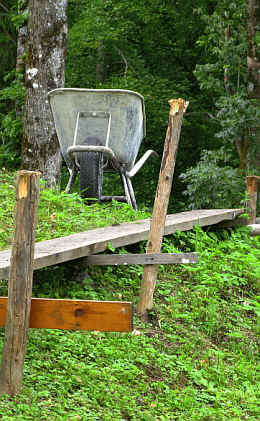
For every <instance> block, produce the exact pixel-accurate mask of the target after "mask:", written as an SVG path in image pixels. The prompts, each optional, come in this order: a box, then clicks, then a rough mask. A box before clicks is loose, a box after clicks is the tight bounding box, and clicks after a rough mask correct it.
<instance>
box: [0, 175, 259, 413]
mask: <svg viewBox="0 0 260 421" xmlns="http://www.w3.org/2000/svg"><path fill="white" fill-rule="evenodd" d="M2 177H3V178H4V179H5V184H2V185H1V186H0V196H1V201H2V203H3V204H4V206H2V211H1V212H2V214H0V218H1V227H3V225H2V224H3V221H4V223H5V226H4V228H2V231H0V236H1V241H2V242H1V247H3V248H4V247H7V246H8V243H9V241H10V230H11V227H12V222H11V216H12V208H13V200H12V194H13V187H11V186H12V177H11V176H10V175H8V174H4V175H2ZM6 177H7V178H6ZM8 185H9V187H8ZM10 192H11V193H10ZM46 197H47V198H49V199H48V200H46ZM50 198H51V199H50ZM75 201H76V202H77V206H78V211H76V208H75ZM41 202H42V203H41V204H40V211H39V229H38V234H37V235H38V239H45V238H49V237H50V236H53V235H55V236H60V235H66V234H68V233H71V232H74V231H79V230H81V229H84V230H85V229H88V227H91V226H92V227H93V226H100V224H101V223H102V224H103V225H105V224H110V223H114V221H116V222H121V221H122V220H131V219H132V218H133V213H132V211H131V210H130V209H129V208H128V207H127V206H123V207H121V205H115V204H113V205H112V206H105V207H104V208H103V207H101V206H99V205H95V206H91V207H90V209H85V207H84V206H83V204H82V203H81V201H80V199H78V198H76V196H74V199H73V200H72V199H71V198H70V197H67V196H65V195H62V194H61V195H58V196H56V195H54V194H53V193H51V192H43V193H42V197H41ZM69 203H70V204H71V205H70V206H71V207H70V206H69ZM85 212H87V213H88V217H87V218H89V220H88V221H87V220H86V213H85ZM54 214H55V216H53V215H54ZM57 214H58V215H59V217H57ZM3 215H5V218H4V220H3V219H2V217H3ZM8 215H9V216H8ZM72 215H73V218H72ZM139 216H140V217H142V218H143V217H145V216H144V215H139ZM124 218H125V219H124ZM72 220H73V221H72ZM66 221H67V222H69V223H71V225H70V226H69V227H68V226H67V222H66ZM112 221H113V222H112ZM140 247H142V245H141V246H140ZM178 250H179V251H183V250H185V251H194V250H196V251H197V252H198V253H199V264H198V265H190V266H181V265H179V266H164V267H161V268H160V273H159V279H160V282H159V283H158V286H157V289H156V294H155V310H154V312H152V313H151V314H150V322H149V323H147V324H146V325H143V324H142V323H141V322H140V320H139V319H138V318H136V319H135V331H134V332H133V334H119V333H110V334H106V333H100V332H91V333H88V332H64V331H54V330H48V331H47V330H42V331H41V330H36V329H31V331H30V337H29V342H28V349H27V355H26V362H25V373H24V383H23V389H22V392H21V394H20V395H19V396H17V397H15V398H10V397H8V396H1V397H0V414H1V416H2V417H1V419H2V420H4V421H6V420H19V421H20V420H21V421H22V420H71V421H73V420H93V421H94V420H100V421H101V420H102V421H103V420H107V421H110V420H115V421H124V420H141V421H142V420H143V421H150V420H152V421H158V420H160V421H166V420H178V421H181V420H185V421H188V420H191V421H193V420H194V421H195V420H198V421H200V420H205V421H206V420H208V421H214V420H232V421H233V420H234V421H235V420H237V421H238V420H239V421H240V420H250V421H251V420H252V421H256V420H259V418H260V410H259V400H260V393H259V391H260V388H259V378H258V379H257V373H259V343H258V342H257V340H258V338H259V333H260V310H259V303H258V302H257V295H259V290H258V288H259V279H260V240H259V239H258V238H250V237H249V236H248V233H247V229H246V228H243V229H238V230H236V231H233V232H228V231H222V232H219V233H217V234H216V233H214V232H211V233H205V232H203V231H202V230H200V229H199V228H197V229H195V230H194V231H192V232H189V233H177V234H176V235H174V236H172V237H168V238H167V239H165V241H164V251H165V252H167V251H168V252H175V251H178ZM128 251H133V248H130V249H129V250H128ZM135 251H136V250H135ZM121 252H122V250H121ZM141 273H142V267H140V266H136V267H134V266H129V267H117V268H115V267H106V268H100V267H91V268H90V269H89V271H88V273H85V275H84V277H83V279H82V278H80V279H79V278H78V274H77V272H76V271H75V266H74V265H71V264H67V265H62V266H60V267H58V266H57V267H53V268H52V269H51V270H50V269H42V270H40V271H37V273H36V276H35V282H34V291H33V295H34V296H42V297H46V296H50V297H68V298H80V299H100V300H104V299H106V300H118V299H122V300H133V302H134V303H135V304H136V302H137V298H138V293H139V285H140V277H141ZM76 278H77V279H76ZM1 289H2V292H1V293H2V294H3V295H5V294H6V292H7V291H6V284H5V283H4V282H3V283H2V284H1ZM257 316H258V318H257ZM3 338H4V330H3V329H1V330H0V344H1V345H0V346H2V343H3ZM257 368H258V370H257Z"/></svg>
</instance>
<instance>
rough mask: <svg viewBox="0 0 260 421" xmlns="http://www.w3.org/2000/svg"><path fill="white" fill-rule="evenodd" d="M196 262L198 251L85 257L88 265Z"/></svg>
mask: <svg viewBox="0 0 260 421" xmlns="http://www.w3.org/2000/svg"><path fill="white" fill-rule="evenodd" d="M197 262H198V253H150V254H100V255H96V254H95V255H92V256H88V257H87V263H88V264H89V265H99V266H103V265H160V264H168V265H172V264H189V263H197Z"/></svg>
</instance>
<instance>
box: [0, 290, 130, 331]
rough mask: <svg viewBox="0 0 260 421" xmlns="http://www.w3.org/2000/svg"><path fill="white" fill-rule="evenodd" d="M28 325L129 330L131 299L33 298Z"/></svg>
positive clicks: (1, 315)
mask: <svg viewBox="0 0 260 421" xmlns="http://www.w3.org/2000/svg"><path fill="white" fill-rule="evenodd" d="M6 306H7V297H0V326H4V325H5V319H6ZM30 327H31V328H44V329H63V330H98V331H104V332H130V331H132V329H133V309H132V303H131V302H119V301H84V300H61V299H58V300H56V299H50V298H32V301H31V315H30Z"/></svg>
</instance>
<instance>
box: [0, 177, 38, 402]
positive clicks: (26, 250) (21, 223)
mask: <svg viewBox="0 0 260 421" xmlns="http://www.w3.org/2000/svg"><path fill="white" fill-rule="evenodd" d="M39 180H40V173H39V172H33V171H19V173H18V177H17V184H16V202H15V215H14V216H15V221H14V223H15V226H14V239H13V247H12V256H11V266H10V276H9V287H8V304H7V316H6V324H5V341H4V348H3V356H2V364H1V369H0V393H2V394H3V393H8V394H10V395H12V396H13V395H15V394H17V393H18V392H19V390H20V388H21V385H22V377H23V367H24V358H25V353H26V343H27V336H28V327H29V320H30V309H31V296H32V277H33V258H34V240H35V226H36V216H37V204H38V194H39Z"/></svg>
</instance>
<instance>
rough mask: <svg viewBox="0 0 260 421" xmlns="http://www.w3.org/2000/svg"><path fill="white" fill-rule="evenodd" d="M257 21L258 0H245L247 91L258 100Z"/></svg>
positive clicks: (259, 55)
mask: <svg viewBox="0 0 260 421" xmlns="http://www.w3.org/2000/svg"><path fill="white" fill-rule="evenodd" d="M259 23H260V3H259V0H247V43H248V57H247V66H248V76H249V86H248V91H249V95H250V97H251V98H256V99H258V100H260V48H259V45H257V44H259V41H257V39H256V35H258V36H259V34H260V31H259ZM257 28H258V29H257Z"/></svg>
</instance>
